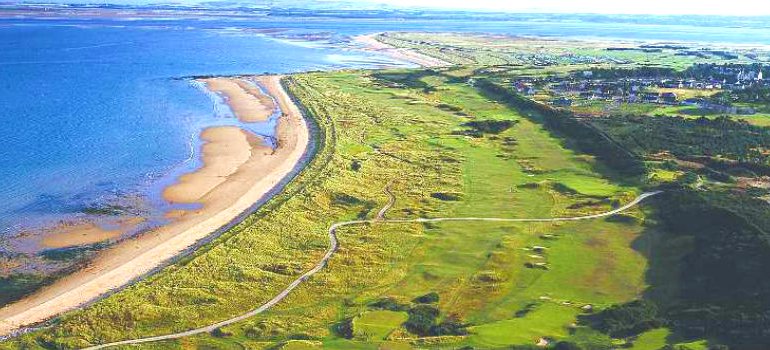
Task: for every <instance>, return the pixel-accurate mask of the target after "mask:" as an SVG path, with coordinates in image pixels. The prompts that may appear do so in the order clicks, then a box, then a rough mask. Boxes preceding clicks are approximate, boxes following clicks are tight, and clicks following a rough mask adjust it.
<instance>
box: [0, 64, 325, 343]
mask: <svg viewBox="0 0 770 350" xmlns="http://www.w3.org/2000/svg"><path fill="white" fill-rule="evenodd" d="M259 80H260V82H261V83H262V84H264V86H266V88H267V89H268V90H269V92H270V93H271V94H274V95H273V96H275V98H276V99H277V100H278V101H279V102H280V105H281V108H282V111H283V112H284V114H283V116H282V117H281V119H280V120H279V123H278V127H277V130H276V139H277V140H278V142H277V147H276V149H275V150H271V149H269V148H265V147H264V146H262V144H261V142H258V141H261V140H257V139H250V138H249V137H247V136H245V135H246V134H245V133H244V132H243V131H241V130H240V129H238V128H212V129H209V130H207V134H206V135H205V137H207V142H208V143H207V146H204V154H203V157H204V158H203V163H204V166H203V168H202V169H201V173H202V174H203V175H192V174H191V175H189V176H186V177H185V178H182V179H180V182H179V183H178V184H177V185H174V186H172V188H173V187H176V188H175V189H172V190H169V192H168V193H167V196H168V197H169V198H173V199H176V200H179V201H182V202H190V201H192V202H200V203H202V207H201V208H200V209H197V210H194V211H184V212H177V213H174V217H175V220H174V221H173V222H172V223H170V224H168V225H166V226H163V227H160V228H158V229H155V230H152V231H150V232H147V233H145V234H142V235H140V236H139V237H137V238H133V239H129V240H126V241H123V242H121V243H119V244H116V245H115V246H113V247H111V248H109V249H106V250H104V251H102V252H101V253H100V254H99V255H98V257H96V258H95V259H94V260H93V261H92V262H91V263H90V264H89V265H88V266H87V267H86V268H84V269H82V270H80V271H78V272H75V273H73V274H71V275H69V276H66V277H64V278H62V279H60V280H58V281H57V282H55V283H54V284H52V285H50V286H48V287H46V288H43V289H42V290H40V291H39V292H36V293H34V294H32V295H30V296H29V297H26V298H24V299H22V300H20V301H18V302H16V303H13V304H10V305H8V306H6V307H4V308H2V309H0V335H5V334H10V333H12V332H14V331H16V330H18V329H19V328H21V327H24V326H27V325H31V324H36V323H39V322H42V321H45V320H47V319H50V318H52V317H55V316H57V315H59V314H61V313H63V312H66V311H69V310H73V309H75V308H77V307H79V306H82V305H84V304H87V303H88V302H91V301H93V300H96V299H98V298H99V297H100V296H103V295H105V294H106V293H109V292H111V291H114V290H117V289H120V288H121V287H124V286H126V285H127V284H129V283H131V282H132V281H135V280H137V279H140V278H142V277H144V276H146V275H147V274H149V273H151V272H153V271H154V270H155V269H157V268H158V267H161V266H163V265H164V264H165V263H167V262H168V261H170V260H171V259H173V258H174V257H176V256H178V255H179V254H181V253H184V252H185V251H186V250H187V249H189V248H191V247H194V246H195V245H196V243H197V242H199V241H201V240H204V239H206V238H207V237H208V236H209V235H211V234H213V233H216V232H218V230H219V229H220V228H221V227H224V226H227V225H228V224H230V223H231V222H232V221H234V220H237V219H238V218H239V217H240V216H241V214H242V213H244V212H247V211H249V210H251V209H253V206H254V204H255V203H258V202H260V200H262V199H263V198H264V197H265V196H268V195H270V194H272V193H273V190H274V188H276V186H278V185H279V184H280V183H281V182H282V181H283V180H284V179H285V178H286V177H289V176H292V175H293V174H294V172H295V168H296V167H297V166H298V164H300V162H301V160H302V159H303V157H304V155H305V152H306V150H307V148H308V146H309V142H310V134H309V129H308V127H307V124H306V123H305V120H304V119H303V117H302V114H301V113H300V111H299V109H298V108H297V107H296V106H295V105H294V104H293V103H292V102H291V99H290V98H289V97H288V95H287V94H286V92H285V91H284V89H283V87H282V86H281V85H280V77H278V76H270V77H261V78H259ZM237 96H238V95H233V96H231V98H232V100H231V102H240V99H241V98H247V97H244V96H241V97H237ZM248 99H249V100H250V101H252V102H251V103H256V102H258V101H259V99H256V98H248ZM236 100H238V101H236ZM250 108H251V107H250ZM234 110H235V111H236V113H238V111H241V113H244V112H243V111H244V110H247V109H243V110H239V109H234ZM191 181H193V182H195V183H200V184H203V185H202V186H203V189H198V188H196V186H189V185H188V184H189V183H190V182H191Z"/></svg>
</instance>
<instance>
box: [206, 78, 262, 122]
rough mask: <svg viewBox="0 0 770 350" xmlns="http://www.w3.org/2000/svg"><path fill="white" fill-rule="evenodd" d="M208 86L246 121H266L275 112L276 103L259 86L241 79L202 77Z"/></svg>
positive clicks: (239, 117)
mask: <svg viewBox="0 0 770 350" xmlns="http://www.w3.org/2000/svg"><path fill="white" fill-rule="evenodd" d="M200 81H201V82H203V83H205V84H206V87H207V88H208V89H209V90H210V91H213V92H216V93H217V94H220V95H222V96H224V97H225V99H226V102H227V104H228V105H230V108H231V109H232V110H233V113H235V115H236V116H237V117H238V119H240V120H241V121H242V122H244V123H254V122H262V121H266V120H267V119H268V118H270V116H271V115H272V114H273V111H274V110H275V104H274V103H273V100H272V99H271V98H270V97H269V96H265V94H263V93H262V91H260V89H259V88H257V87H255V86H253V85H251V84H249V83H247V82H245V81H243V80H240V79H230V78H210V79H201V80H200Z"/></svg>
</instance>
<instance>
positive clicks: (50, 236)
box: [39, 217, 144, 249]
mask: <svg viewBox="0 0 770 350" xmlns="http://www.w3.org/2000/svg"><path fill="white" fill-rule="evenodd" d="M143 221H144V218H139V217H132V218H121V219H118V220H116V221H115V222H114V223H113V224H112V225H110V226H114V228H113V229H110V228H107V227H105V226H101V225H98V224H96V223H94V222H90V221H85V222H63V223H61V224H59V225H57V226H54V227H52V228H50V229H48V230H46V232H45V233H44V234H43V235H42V237H41V240H40V244H39V245H40V247H42V248H44V249H58V248H69V247H75V246H80V245H87V244H95V243H101V242H105V241H109V240H112V239H117V238H119V237H120V236H121V235H123V234H124V233H126V232H127V231H129V230H132V229H134V228H136V226H137V225H139V224H141V223H142V222H143Z"/></svg>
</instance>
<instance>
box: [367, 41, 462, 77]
mask: <svg viewBox="0 0 770 350" xmlns="http://www.w3.org/2000/svg"><path fill="white" fill-rule="evenodd" d="M377 35H380V33H375V34H367V35H359V36H356V37H354V38H353V41H355V42H356V43H358V44H360V45H363V46H364V47H365V49H366V50H368V51H375V52H378V53H381V54H383V55H386V56H388V57H391V58H395V59H397V60H400V61H405V62H409V63H414V64H416V65H419V66H422V67H426V68H433V67H446V66H451V65H452V64H451V63H449V62H446V61H444V60H440V59H438V58H435V57H431V56H428V55H424V54H421V53H419V52H417V51H414V50H409V49H404V48H397V47H394V46H391V45H388V44H386V43H383V42H381V41H379V40H377V39H376V37H377Z"/></svg>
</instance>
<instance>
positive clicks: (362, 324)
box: [353, 310, 408, 340]
mask: <svg viewBox="0 0 770 350" xmlns="http://www.w3.org/2000/svg"><path fill="white" fill-rule="evenodd" d="M407 317H408V316H407V314H406V312H397V311H387V310H377V311H369V312H365V313H363V314H361V315H360V316H357V317H355V318H354V319H353V337H354V338H355V339H361V340H385V338H387V337H388V335H389V334H390V333H391V332H393V331H394V330H395V329H396V328H399V327H400V326H401V324H402V323H404V322H406V319H407Z"/></svg>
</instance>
